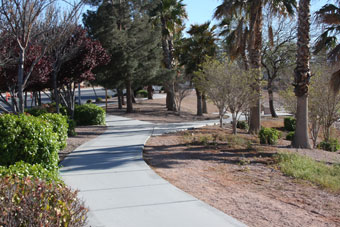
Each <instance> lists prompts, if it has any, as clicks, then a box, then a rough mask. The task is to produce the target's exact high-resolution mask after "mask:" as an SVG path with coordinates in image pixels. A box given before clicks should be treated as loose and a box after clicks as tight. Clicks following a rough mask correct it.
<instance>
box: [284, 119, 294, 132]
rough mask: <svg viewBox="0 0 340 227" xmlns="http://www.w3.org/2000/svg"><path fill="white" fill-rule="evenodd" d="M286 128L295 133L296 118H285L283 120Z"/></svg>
mask: <svg viewBox="0 0 340 227" xmlns="http://www.w3.org/2000/svg"><path fill="white" fill-rule="evenodd" d="M283 123H284V128H285V130H287V131H290V132H291V131H295V128H296V119H295V118H294V117H285V118H284V120H283Z"/></svg>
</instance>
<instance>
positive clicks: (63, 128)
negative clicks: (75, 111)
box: [39, 113, 68, 150]
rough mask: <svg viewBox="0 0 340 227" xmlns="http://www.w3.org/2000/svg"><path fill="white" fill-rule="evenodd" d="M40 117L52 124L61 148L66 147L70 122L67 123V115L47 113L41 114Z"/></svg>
mask: <svg viewBox="0 0 340 227" xmlns="http://www.w3.org/2000/svg"><path fill="white" fill-rule="evenodd" d="M39 118H41V119H43V120H45V121H47V122H49V123H50V124H51V125H52V128H53V131H54V132H55V133H56V134H57V136H58V138H57V140H58V142H59V150H62V149H64V148H65V147H66V145H67V143H66V140H67V132H68V124H67V116H63V115H61V114H55V113H54V114H52V113H46V114H42V115H40V116H39Z"/></svg>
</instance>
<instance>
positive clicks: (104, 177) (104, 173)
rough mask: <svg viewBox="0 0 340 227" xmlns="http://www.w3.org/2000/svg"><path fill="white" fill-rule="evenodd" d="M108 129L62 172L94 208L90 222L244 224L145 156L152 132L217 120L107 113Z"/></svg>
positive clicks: (163, 226)
mask: <svg viewBox="0 0 340 227" xmlns="http://www.w3.org/2000/svg"><path fill="white" fill-rule="evenodd" d="M106 120H107V125H108V126H109V127H108V130H107V131H106V132H105V133H104V134H103V135H101V136H99V137H97V138H96V139H94V140H91V141H89V142H87V143H85V144H83V145H82V146H80V147H78V148H77V149H76V150H75V151H74V152H72V153H71V154H70V155H69V156H68V157H67V158H66V159H65V160H64V161H63V162H62V163H61V164H62V166H63V167H62V168H61V175H62V177H63V179H64V180H65V182H66V183H67V184H68V185H70V186H71V187H72V188H75V189H78V190H79V191H80V192H79V195H80V197H82V198H83V199H84V200H85V202H86V204H87V206H89V207H90V212H89V225H90V226H108V227H111V226H112V227H115V226H117V227H182V226H183V227H207V226H211V227H227V226H245V225H244V224H242V223H241V222H239V221H237V220H235V219H233V218H232V217H230V216H228V215H226V214H224V213H223V212H221V211H219V210H217V209H215V208H213V207H211V206H209V205H207V204H205V203H203V202H202V201H200V200H198V199H196V198H194V197H192V196H191V195H189V194H187V193H185V192H183V191H181V190H180V189H178V188H176V187H175V186H173V185H171V184H170V183H169V182H167V181H165V180H164V179H162V178H161V177H159V176H158V175H157V174H156V173H155V172H154V171H153V170H151V169H150V167H149V166H148V165H147V164H146V163H145V162H144V160H143V157H142V156H143V154H142V151H143V146H144V143H145V142H146V140H147V139H148V137H149V136H150V135H151V134H162V133H166V132H169V131H175V130H180V129H186V128H190V127H199V126H203V125H206V124H208V123H212V122H211V121H206V122H195V123H179V124H152V123H148V122H142V121H138V120H133V119H129V118H124V117H119V116H111V115H108V116H107V119H106Z"/></svg>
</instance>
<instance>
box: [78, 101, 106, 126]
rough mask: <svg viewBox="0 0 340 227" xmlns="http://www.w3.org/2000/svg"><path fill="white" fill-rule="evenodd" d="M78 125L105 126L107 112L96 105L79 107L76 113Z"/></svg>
mask: <svg viewBox="0 0 340 227" xmlns="http://www.w3.org/2000/svg"><path fill="white" fill-rule="evenodd" d="M74 120H75V121H76V124H77V125H104V124H105V110H104V109H103V108H101V107H99V106H96V105H95V104H91V103H89V104H85V105H77V106H76V107H75V111H74Z"/></svg>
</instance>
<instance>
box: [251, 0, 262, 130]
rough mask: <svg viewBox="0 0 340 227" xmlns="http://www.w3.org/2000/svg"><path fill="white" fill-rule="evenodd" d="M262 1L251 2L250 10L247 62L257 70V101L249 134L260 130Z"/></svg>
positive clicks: (252, 111)
mask: <svg viewBox="0 0 340 227" xmlns="http://www.w3.org/2000/svg"><path fill="white" fill-rule="evenodd" d="M262 20H263V18H262V1H253V3H252V6H251V10H250V31H252V32H250V42H249V44H250V48H249V60H250V65H251V68H252V69H255V70H258V73H256V75H255V76H256V77H257V78H256V81H257V82H256V84H254V86H253V89H255V91H256V93H257V101H256V104H255V106H254V107H252V108H251V109H250V125H249V132H250V133H255V134H257V133H258V132H259V131H260V128H261V87H260V84H259V81H260V79H261V70H260V69H261V52H262Z"/></svg>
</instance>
